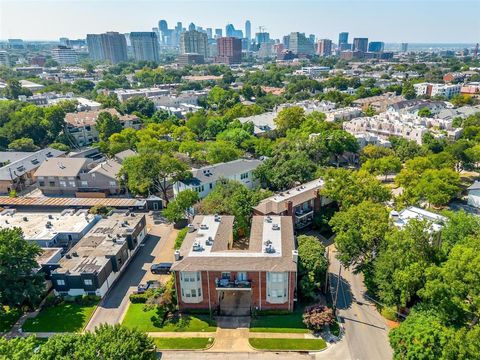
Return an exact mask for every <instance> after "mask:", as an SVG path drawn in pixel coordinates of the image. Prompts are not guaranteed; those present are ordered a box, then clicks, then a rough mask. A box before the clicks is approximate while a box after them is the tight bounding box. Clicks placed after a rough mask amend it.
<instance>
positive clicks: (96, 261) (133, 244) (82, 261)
mask: <svg viewBox="0 0 480 360" xmlns="http://www.w3.org/2000/svg"><path fill="white" fill-rule="evenodd" d="M146 233H147V229H146V220H145V215H142V214H134V213H129V212H121V211H115V212H113V213H111V214H110V215H108V217H107V218H104V219H101V220H99V221H98V222H97V223H96V224H95V225H94V226H93V227H92V228H91V229H90V230H89V231H88V233H87V234H86V235H85V236H84V237H83V238H82V239H81V240H80V241H79V242H78V243H77V244H76V245H75V246H73V247H72V248H71V249H70V250H69V251H68V252H67V254H66V255H65V256H64V257H63V258H62V259H61V260H60V261H59V262H58V268H56V269H55V270H53V271H52V273H51V279H52V284H53V288H54V291H55V294H57V295H70V296H78V295H86V294H88V295H97V296H101V297H103V296H104V295H105V294H106V293H107V291H108V289H109V288H110V287H111V286H112V285H113V284H114V282H115V280H116V279H117V278H118V277H119V276H120V274H121V273H122V271H123V270H124V269H125V268H126V265H127V264H128V263H129V261H130V259H131V258H132V256H133V255H134V254H135V253H136V252H137V250H138V248H139V245H140V243H142V241H143V240H144V238H145V236H146Z"/></svg>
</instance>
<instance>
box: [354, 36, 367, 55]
mask: <svg viewBox="0 0 480 360" xmlns="http://www.w3.org/2000/svg"><path fill="white" fill-rule="evenodd" d="M352 50H353V51H360V52H367V50H368V38H354V39H353V48H352Z"/></svg>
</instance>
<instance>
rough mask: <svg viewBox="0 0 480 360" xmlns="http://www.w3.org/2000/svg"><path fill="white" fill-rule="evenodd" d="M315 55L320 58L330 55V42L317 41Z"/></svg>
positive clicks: (326, 40)
mask: <svg viewBox="0 0 480 360" xmlns="http://www.w3.org/2000/svg"><path fill="white" fill-rule="evenodd" d="M316 50H317V54H318V55H320V56H330V55H332V40H330V39H320V40H318V41H317V49H316Z"/></svg>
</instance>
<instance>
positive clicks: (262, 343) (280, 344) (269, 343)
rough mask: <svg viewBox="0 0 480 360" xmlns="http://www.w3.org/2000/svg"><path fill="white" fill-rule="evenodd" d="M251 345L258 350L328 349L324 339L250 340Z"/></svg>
mask: <svg viewBox="0 0 480 360" xmlns="http://www.w3.org/2000/svg"><path fill="white" fill-rule="evenodd" d="M248 341H249V342H250V345H251V346H252V347H254V348H255V349H258V350H272V351H275V350H280V351H282V350H293V351H314V350H322V349H325V348H326V347H327V344H326V343H325V341H324V340H323V339H264V338H250V339H248Z"/></svg>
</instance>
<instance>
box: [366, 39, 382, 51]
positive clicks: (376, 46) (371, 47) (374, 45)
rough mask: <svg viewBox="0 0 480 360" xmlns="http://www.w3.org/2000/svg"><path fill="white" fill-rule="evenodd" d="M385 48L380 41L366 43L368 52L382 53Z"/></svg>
mask: <svg viewBox="0 0 480 360" xmlns="http://www.w3.org/2000/svg"><path fill="white" fill-rule="evenodd" d="M384 48H385V43H384V42H382V41H372V42H370V43H368V51H369V52H382V51H383V49H384Z"/></svg>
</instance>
